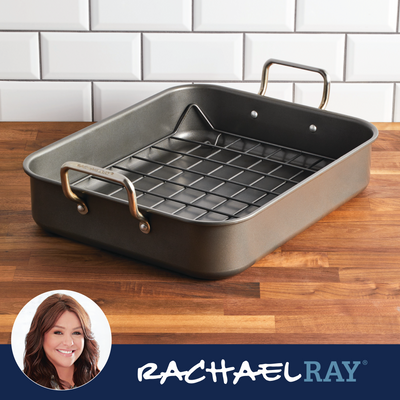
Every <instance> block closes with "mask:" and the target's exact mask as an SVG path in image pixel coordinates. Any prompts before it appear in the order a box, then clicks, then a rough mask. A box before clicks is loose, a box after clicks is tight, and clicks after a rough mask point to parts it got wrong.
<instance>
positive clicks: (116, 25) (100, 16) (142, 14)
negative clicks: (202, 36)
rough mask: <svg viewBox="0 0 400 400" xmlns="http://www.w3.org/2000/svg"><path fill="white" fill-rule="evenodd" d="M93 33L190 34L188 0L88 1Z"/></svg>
mask: <svg viewBox="0 0 400 400" xmlns="http://www.w3.org/2000/svg"><path fill="white" fill-rule="evenodd" d="M91 14H92V29H93V30H133V31H139V30H140V31H166V30H170V31H190V30H191V27H192V1H191V0H168V1H165V0H130V1H126V0H91Z"/></svg>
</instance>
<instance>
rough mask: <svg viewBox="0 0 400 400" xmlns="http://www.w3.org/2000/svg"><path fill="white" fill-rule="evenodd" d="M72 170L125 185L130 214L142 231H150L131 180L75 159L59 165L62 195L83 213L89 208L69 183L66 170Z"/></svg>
mask: <svg viewBox="0 0 400 400" xmlns="http://www.w3.org/2000/svg"><path fill="white" fill-rule="evenodd" d="M70 169H72V170H74V171H78V172H83V173H85V174H89V175H93V176H97V177H99V178H103V179H106V180H109V181H112V182H115V183H118V184H120V185H122V186H124V187H125V189H126V191H127V193H128V201H129V211H130V212H131V214H132V215H133V216H134V217H135V218H136V219H137V220H139V228H140V230H141V231H142V232H143V233H149V232H150V224H149V222H148V221H147V219H146V218H145V217H144V216H143V214H142V213H141V212H140V211H139V209H138V206H137V201H136V193H135V187H134V186H133V184H132V182H131V181H130V180H129V179H128V178H127V177H126V176H125V175H122V174H120V173H118V172H115V171H110V170H107V169H104V168H99V167H95V166H93V165H90V164H84V163H80V162H75V161H68V162H66V163H64V164H63V165H62V166H61V170H60V175H61V186H62V190H63V193H64V195H65V196H66V197H67V198H68V199H69V200H72V201H74V202H75V203H77V204H78V206H77V209H78V211H79V212H80V213H81V214H83V215H85V214H87V213H88V212H89V209H88V207H87V205H86V204H85V202H84V201H83V200H82V199H81V198H79V197H78V196H77V195H76V194H75V193H74V192H73V191H72V190H71V186H70V184H69V179H68V170H70Z"/></svg>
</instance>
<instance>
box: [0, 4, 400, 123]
mask: <svg viewBox="0 0 400 400" xmlns="http://www.w3.org/2000/svg"><path fill="white" fill-rule="evenodd" d="M399 19H400V0H0V121H97V120H100V119H103V118H105V117H107V116H109V115H112V114H114V113H115V112H117V111H119V110H121V109H123V108H126V107H128V106H130V105H132V104H134V103H136V102H138V101H140V100H143V99H145V98H147V97H149V96H150V95H152V94H154V93H158V92H160V91H161V90H164V89H166V88H169V87H171V86H176V85H179V84H182V83H216V84H221V85H225V86H230V87H234V88H238V89H242V90H246V91H250V92H253V93H256V92H257V91H258V88H259V81H260V77H261V69H262V65H263V64H264V62H265V61H266V60H267V59H269V58H277V59H282V60H287V61H292V62H296V63H301V64H307V65H311V66H315V67H320V68H324V69H325V70H326V71H327V72H328V73H329V75H330V76H331V79H332V89H331V97H330V102H329V105H328V108H327V109H328V110H331V111H335V112H339V113H342V114H349V115H352V116H356V117H360V118H363V119H366V120H368V121H373V122H392V121H394V122H400V28H399ZM270 80H271V84H270V85H269V86H268V91H267V95H268V96H271V97H277V98H281V99H284V100H288V101H296V102H299V103H304V104H308V105H313V106H317V105H318V104H319V101H320V99H319V97H320V96H321V93H322V83H321V80H320V77H319V76H318V75H316V74H312V73H310V72H304V71H299V70H296V69H293V68H287V67H282V66H277V65H274V66H273V67H272V68H271V72H270Z"/></svg>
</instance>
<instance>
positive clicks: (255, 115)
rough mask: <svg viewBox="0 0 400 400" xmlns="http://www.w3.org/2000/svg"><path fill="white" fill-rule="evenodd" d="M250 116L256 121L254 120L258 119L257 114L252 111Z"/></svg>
mask: <svg viewBox="0 0 400 400" xmlns="http://www.w3.org/2000/svg"><path fill="white" fill-rule="evenodd" d="M250 115H251V117H252V118H254V119H256V118H257V117H258V112H257V111H254V110H253V111H252V112H251V113H250Z"/></svg>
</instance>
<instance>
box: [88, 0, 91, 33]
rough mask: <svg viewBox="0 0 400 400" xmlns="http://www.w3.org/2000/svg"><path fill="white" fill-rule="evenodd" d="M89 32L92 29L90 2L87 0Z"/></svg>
mask: <svg viewBox="0 0 400 400" xmlns="http://www.w3.org/2000/svg"><path fill="white" fill-rule="evenodd" d="M88 15H89V21H88V22H89V32H90V31H91V30H92V2H91V0H88Z"/></svg>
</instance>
